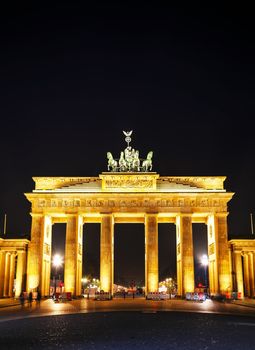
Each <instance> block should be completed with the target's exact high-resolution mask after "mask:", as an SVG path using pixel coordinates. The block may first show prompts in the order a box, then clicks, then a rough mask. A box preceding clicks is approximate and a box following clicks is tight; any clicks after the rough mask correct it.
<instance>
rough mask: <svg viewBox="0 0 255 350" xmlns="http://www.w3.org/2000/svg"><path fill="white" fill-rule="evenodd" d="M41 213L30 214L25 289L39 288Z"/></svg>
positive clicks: (41, 253) (41, 250)
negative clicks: (29, 238) (29, 237)
mask: <svg viewBox="0 0 255 350" xmlns="http://www.w3.org/2000/svg"><path fill="white" fill-rule="evenodd" d="M43 222H44V221H43V215H39V214H32V227H31V242H30V243H29V245H28V259H27V290H28V291H32V290H36V289H37V288H40V283H41V271H42V260H43V247H42V236H43V227H44V225H43Z"/></svg>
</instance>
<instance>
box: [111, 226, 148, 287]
mask: <svg viewBox="0 0 255 350" xmlns="http://www.w3.org/2000/svg"><path fill="white" fill-rule="evenodd" d="M144 286H145V241H144V225H143V224H137V223H134V224H131V223H130V224H115V225H114V287H115V291H117V289H118V288H119V289H121V288H122V287H125V288H126V289H131V288H132V287H133V288H134V289H138V288H139V289H140V288H143V287H144Z"/></svg>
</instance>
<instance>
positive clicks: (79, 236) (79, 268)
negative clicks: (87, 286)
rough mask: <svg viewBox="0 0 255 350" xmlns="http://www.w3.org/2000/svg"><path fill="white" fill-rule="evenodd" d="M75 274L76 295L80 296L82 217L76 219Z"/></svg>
mask: <svg viewBox="0 0 255 350" xmlns="http://www.w3.org/2000/svg"><path fill="white" fill-rule="evenodd" d="M77 225H78V227H77V228H78V232H77V235H78V236H77V242H78V246H77V249H78V251H77V273H76V295H81V278H82V244H83V217H82V216H81V215H79V216H78V218H77Z"/></svg>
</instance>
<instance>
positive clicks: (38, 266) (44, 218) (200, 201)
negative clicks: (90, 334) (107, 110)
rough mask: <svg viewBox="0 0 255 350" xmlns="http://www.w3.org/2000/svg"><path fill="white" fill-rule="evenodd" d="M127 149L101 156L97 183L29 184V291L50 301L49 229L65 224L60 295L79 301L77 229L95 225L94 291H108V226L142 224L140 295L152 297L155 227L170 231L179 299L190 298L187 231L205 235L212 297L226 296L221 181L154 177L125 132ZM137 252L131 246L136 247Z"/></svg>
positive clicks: (45, 180)
mask: <svg viewBox="0 0 255 350" xmlns="http://www.w3.org/2000/svg"><path fill="white" fill-rule="evenodd" d="M123 133H124V135H125V136H126V138H125V141H126V142H127V147H126V148H125V150H124V151H123V152H120V157H119V159H115V158H114V157H113V156H112V154H111V152H107V159H108V172H106V173H102V174H101V175H99V177H72V178H70V177H35V178H33V180H34V181H35V190H34V191H33V192H32V193H26V197H27V199H28V200H29V201H30V202H31V204H32V212H31V215H32V229H31V243H30V244H29V253H28V269H27V288H28V289H29V290H31V289H37V288H40V289H41V292H42V295H43V296H44V295H48V294H49V287H50V285H49V284H50V270H51V242H52V225H53V224H55V223H66V246H65V270H64V284H65V291H68V292H72V294H73V295H80V293H81V277H82V242H83V225H84V224H85V225H86V223H100V224H101V237H100V283H101V289H102V290H104V291H105V292H110V293H112V291H113V280H114V278H113V271H114V268H113V267H114V224H115V223H143V224H144V228H145V291H146V293H150V292H155V291H157V290H158V282H159V281H158V224H159V223H174V224H175V225H176V255H177V284H178V294H179V295H185V294H186V293H187V292H193V291H194V257H193V238H192V223H205V224H206V225H207V227H208V252H209V276H210V277H209V283H210V292H211V294H216V293H225V292H226V291H230V290H232V281H231V271H230V250H229V247H228V234H227V215H228V212H227V203H228V201H229V200H230V199H231V198H232V196H233V193H227V192H226V190H225V189H224V186H223V183H224V180H225V177H221V176H216V177H160V176H159V175H158V174H157V173H155V172H151V170H152V157H153V152H152V151H150V152H148V154H147V157H146V159H142V158H140V155H139V151H138V150H135V149H134V148H132V147H131V146H130V142H131V135H132V131H123ZM134 244H135V242H134Z"/></svg>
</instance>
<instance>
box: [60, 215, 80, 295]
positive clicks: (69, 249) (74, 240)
mask: <svg viewBox="0 0 255 350" xmlns="http://www.w3.org/2000/svg"><path fill="white" fill-rule="evenodd" d="M78 231H79V217H78V216H77V215H70V216H68V219H67V225H66V246H65V272H64V283H65V291H66V292H71V293H72V295H80V294H81V288H80V286H81V278H80V281H78V279H79V277H78V276H80V272H79V268H78V266H79V263H78V260H79V255H80V254H79V249H80V248H79V232H78Z"/></svg>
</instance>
